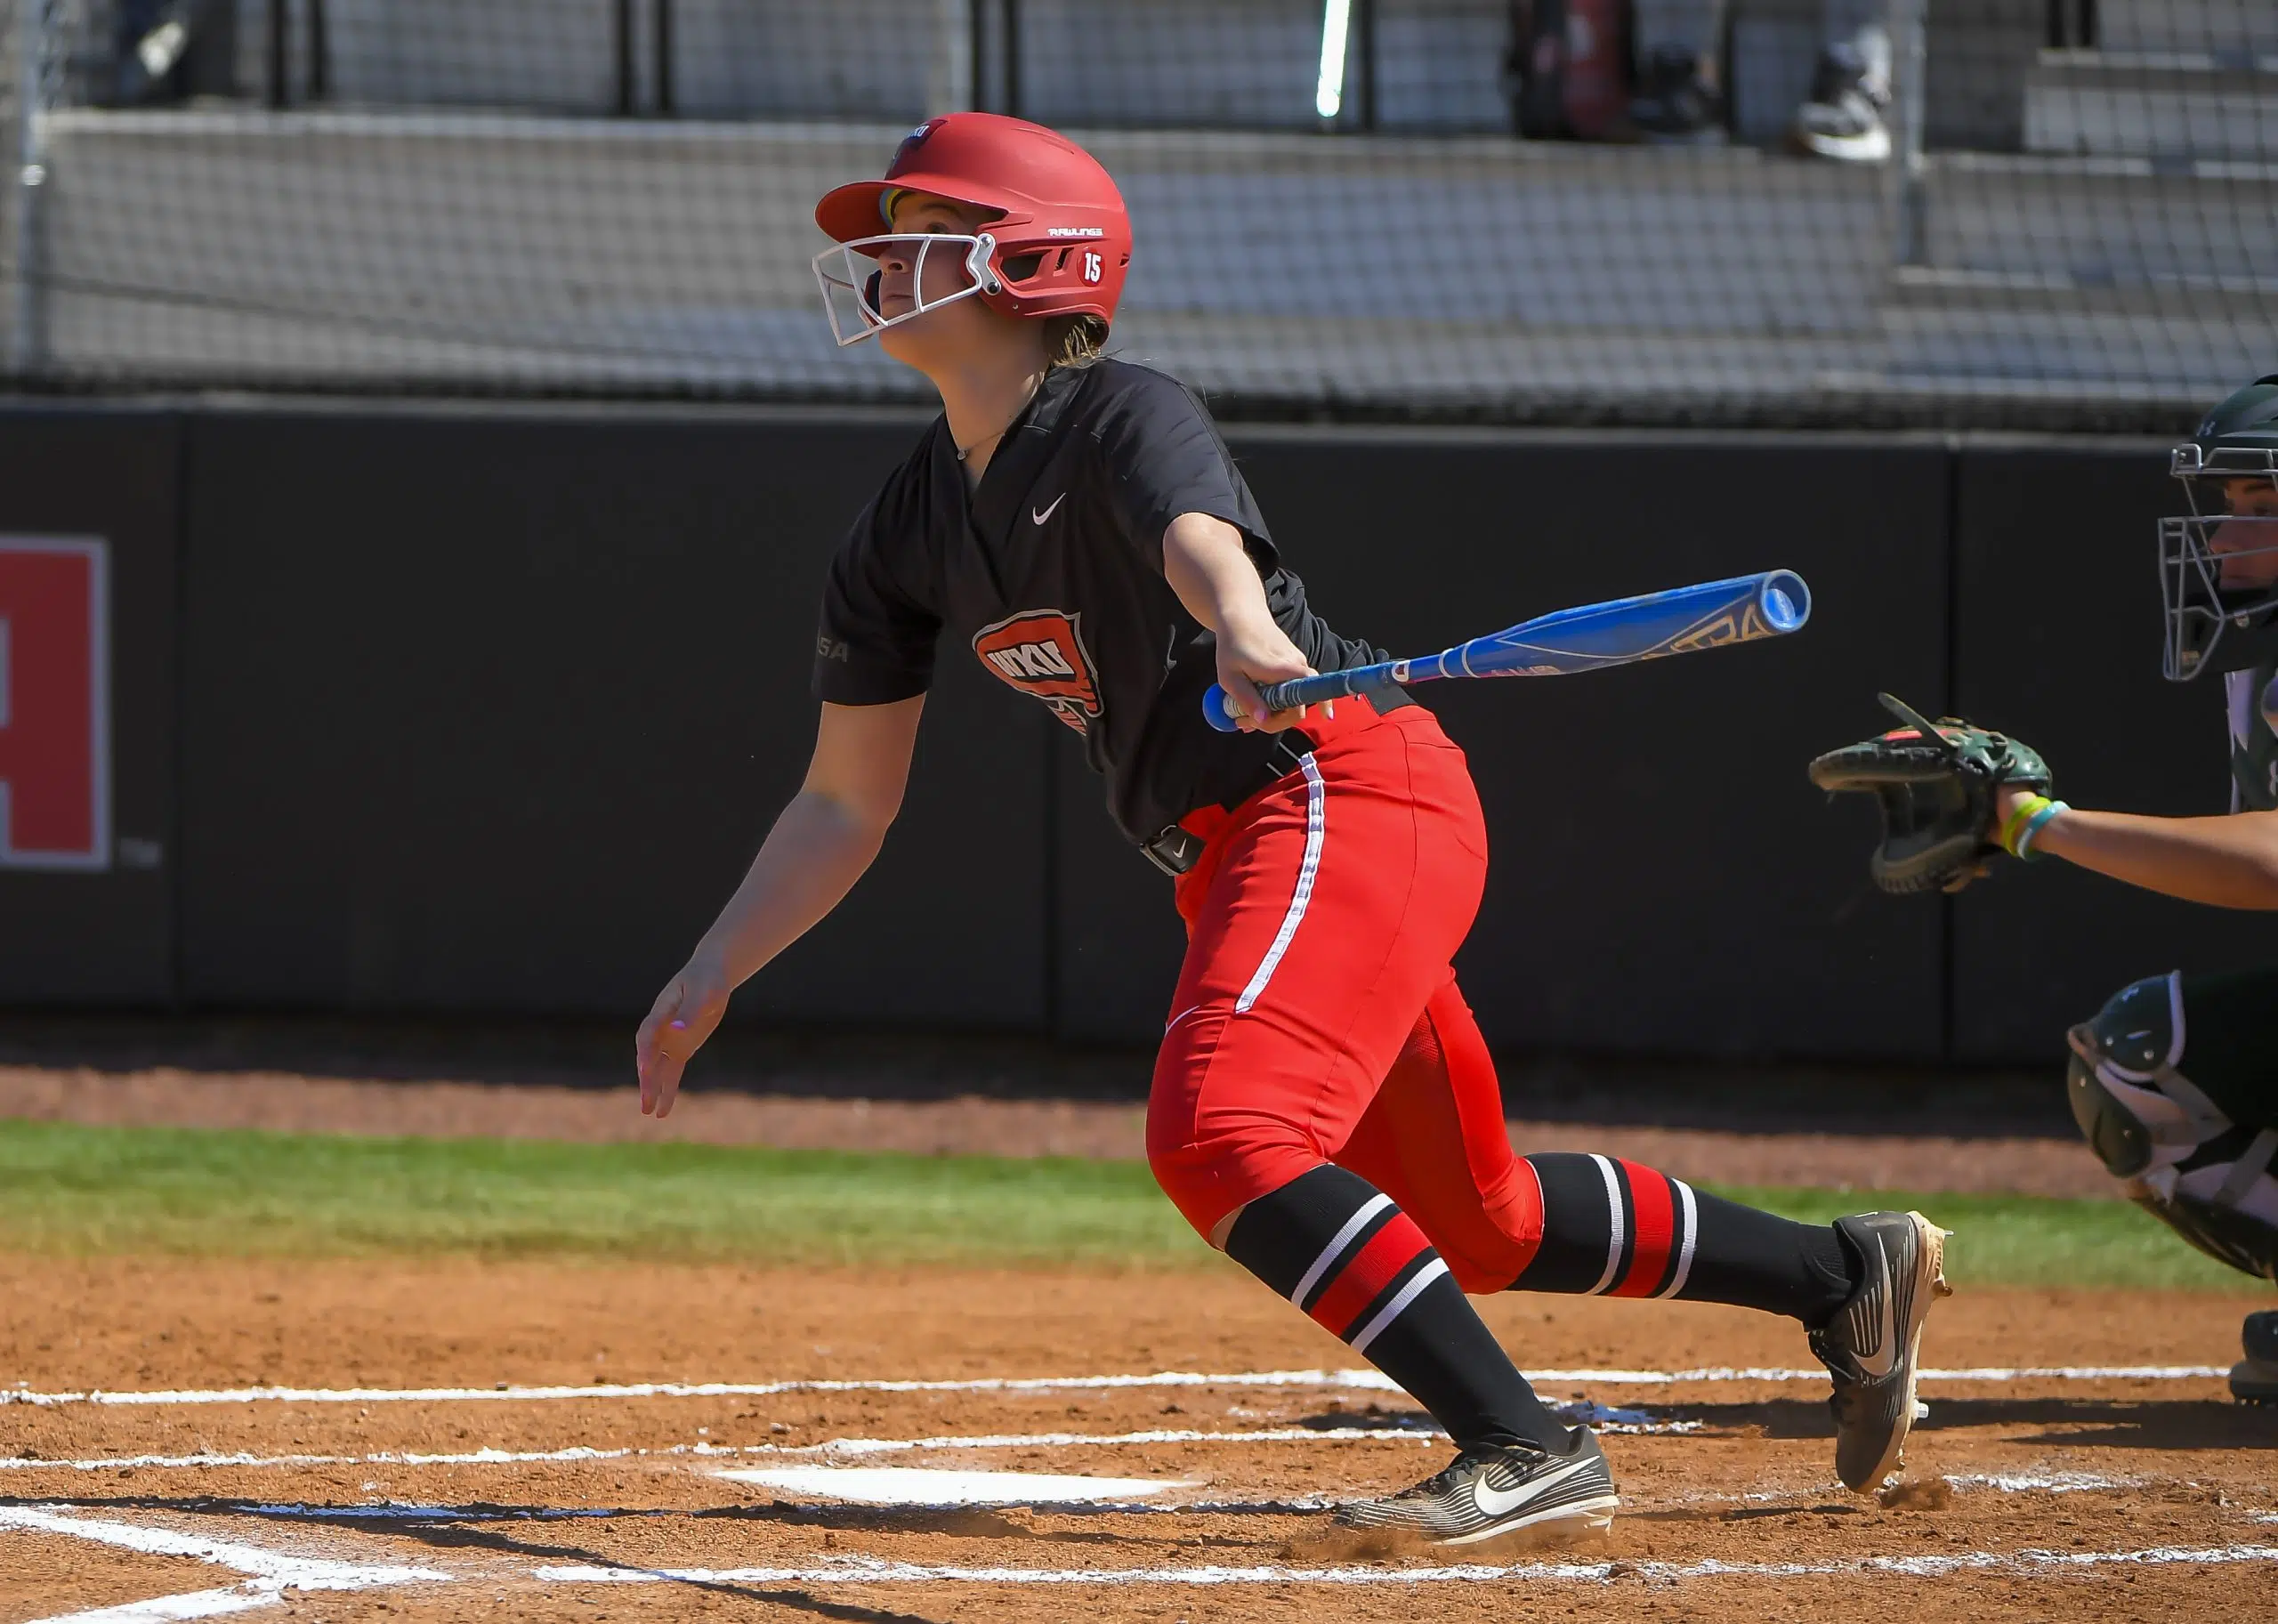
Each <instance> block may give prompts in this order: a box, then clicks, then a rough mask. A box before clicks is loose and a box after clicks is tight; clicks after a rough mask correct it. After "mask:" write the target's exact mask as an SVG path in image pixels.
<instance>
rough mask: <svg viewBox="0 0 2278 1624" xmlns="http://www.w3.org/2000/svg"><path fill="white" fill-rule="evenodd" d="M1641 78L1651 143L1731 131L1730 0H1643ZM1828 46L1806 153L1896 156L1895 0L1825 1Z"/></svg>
mask: <svg viewBox="0 0 2278 1624" xmlns="http://www.w3.org/2000/svg"><path fill="white" fill-rule="evenodd" d="M1635 3H1636V41H1637V44H1636V57H1637V62H1638V83H1637V91H1636V95H1634V96H1633V97H1632V98H1631V99H1630V103H1629V117H1630V120H1631V122H1632V123H1633V124H1635V125H1636V128H1637V133H1638V134H1639V135H1640V136H1642V137H1643V138H1644V139H1645V140H1647V141H1664V142H1677V143H1713V142H1718V141H1723V140H1724V139H1725V96H1724V91H1723V88H1722V85H1721V84H1720V82H1719V76H1718V72H1717V59H1718V56H1719V53H1720V47H1721V44H1722V41H1723V39H1724V36H1725V10H1726V8H1727V5H1728V4H1729V0H1635ZM1823 8H1824V9H1823V10H1822V20H1821V37H1822V40H1823V41H1824V42H1825V43H1824V44H1823V45H1822V49H1821V52H1820V58H1819V65H1818V68H1817V69H1816V70H1815V71H1814V74H1813V76H1812V86H1811V92H1810V94H1809V95H1807V96H1806V97H1805V101H1804V103H1803V105H1802V106H1801V107H1799V108H1797V109H1796V116H1795V119H1794V121H1793V123H1791V124H1790V125H1789V141H1790V143H1791V144H1792V145H1793V146H1794V147H1795V148H1796V149H1797V150H1798V151H1800V152H1806V153H1811V154H1814V155H1815V156H1817V157H1820V158H1836V159H1838V160H1841V161H1843V162H1846V163H1854V164H1878V163H1880V162H1882V161H1883V160H1884V159H1885V158H1888V157H1889V156H1890V145H1891V142H1890V127H1889V125H1887V124H1886V122H1885V121H1884V115H1885V113H1886V111H1887V110H1888V109H1889V107H1890V94H1891V85H1890V73H1891V39H1890V25H1889V0H1823Z"/></svg>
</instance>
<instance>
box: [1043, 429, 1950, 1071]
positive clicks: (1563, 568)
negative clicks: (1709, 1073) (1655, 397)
mask: <svg viewBox="0 0 2278 1624" xmlns="http://www.w3.org/2000/svg"><path fill="white" fill-rule="evenodd" d="M1229 440H1230V442H1231V444H1232V448H1233V449H1234V452H1235V454H1236V456H1238V457H1239V458H1240V462H1241V465H1242V469H1243V473H1244V474H1245V476H1246V477H1247V478H1248V481H1249V482H1250V484H1251V486H1252V487H1253V489H1255V490H1256V493H1257V496H1258V498H1259V501H1260V503H1261V505H1262V506H1263V507H1264V513H1265V515H1266V520H1267V522H1268V524H1269V525H1270V526H1271V527H1272V530H1273V534H1274V536H1275V538H1276V540H1277V541H1278V543H1279V544H1280V547H1281V551H1282V553H1283V556H1284V559H1285V561H1286V562H1288V563H1289V564H1290V565H1291V566H1292V567H1293V568H1295V569H1296V570H1297V571H1298V573H1299V574H1301V575H1302V576H1303V577H1304V578H1305V581H1306V584H1307V586H1308V589H1309V591H1310V594H1311V596H1312V600H1313V603H1314V605H1315V607H1316V608H1317V609H1319V610H1321V613H1322V614H1323V615H1324V616H1325V617H1326V618H1328V619H1329V622H1330V624H1331V625H1333V626H1337V628H1338V629H1339V630H1340V631H1344V632H1345V633H1347V634H1357V635H1361V636H1365V637H1367V638H1369V639H1370V640H1372V641H1374V642H1378V643H1380V644H1384V645H1386V646H1389V647H1391V648H1392V649H1393V650H1395V651H1396V652H1399V653H1418V652H1425V651H1428V650H1434V649H1438V648H1440V647H1442V646H1444V645H1446V644H1447V643H1450V642H1456V641H1459V640H1461V639H1462V638H1465V637H1468V636H1474V635H1477V634H1481V633H1483V632H1488V631H1492V630H1494V629H1496V628H1497V627H1498V626H1502V625H1506V624H1508V623H1510V622H1513V621H1516V620H1521V619H1524V618H1529V617H1531V616H1533V615H1537V614H1540V613H1543V612H1545V611H1547V610H1553V609H1557V608H1562V607H1565V606H1568V605H1571V604H1577V603H1583V602H1592V601H1595V600H1599V599H1603V598H1611V597H1620V596H1625V595H1628V594H1635V593H1640V592H1648V591H1653V590H1656V589H1660V588H1663V587H1669V586H1683V585H1686V584H1689V583H1692V582H1695V581H1702V580H1710V579H1715V578H1718V577H1721V576H1728V575H1738V574H1742V573H1747V572H1749V571H1753V570H1764V569H1770V568H1773V567H1779V566H1785V567H1789V568H1793V569H1796V570H1800V571H1801V572H1802V573H1803V574H1804V576H1805V578H1806V579H1807V580H1808V581H1809V582H1810V583H1811V585H1812V587H1813V590H1814V594H1816V603H1815V607H1814V612H1813V619H1812V623H1811V625H1810V626H1808V627H1806V628H1805V630H1804V631H1803V632H1801V633H1800V634H1797V635H1796V636H1795V637H1793V638H1792V639H1789V640H1787V641H1785V642H1776V643H1771V644H1765V645H1762V646H1755V647H1749V648H1742V649H1737V650H1717V651H1713V652H1709V653H1705V654H1700V655H1694V656H1689V657H1685V658H1680V659H1675V660H1670V661H1666V662H1657V663H1652V664H1646V665H1643V666H1640V667H1636V668H1634V669H1625V670H1619V671H1611V672H1602V673H1597V674H1594V675H1587V676H1576V677H1557V678H1543V679H1520V680H1513V681H1507V682H1497V683H1444V684H1440V685H1438V686H1436V687H1429V688H1424V689H1419V690H1418V698H1419V699H1425V700H1426V701H1427V702H1428V703H1430V704H1431V705H1432V706H1433V707H1434V709H1436V710H1437V711H1438V712H1439V713H1440V715H1441V716H1442V719H1443V720H1444V722H1445V723H1446V725H1447V728H1448V731H1449V732H1450V734H1451V735H1452V736H1453V737H1454V739H1456V741H1457V742H1458V744H1460V745H1462V746H1463V747H1464V748H1465V749H1466V751H1467V752H1468V753H1469V755H1470V757H1471V762H1472V766H1473V770H1474V775H1475V777H1476V778H1477V780H1478V782H1479V786H1480V792H1481V796H1482V799H1483V800H1484V803H1485V805H1486V810H1487V819H1488V830H1489V837H1490V842H1491V844H1492V848H1493V860H1492V868H1491V870H1490V878H1489V882H1488V891H1487V898H1486V901H1485V903H1484V905H1483V907H1482V912H1481V917H1480V920H1479V923H1478V925H1477V926H1476V927H1475V928H1474V931H1473V933H1472V936H1471V940H1470V942H1469V944H1468V945H1467V946H1466V949H1464V952H1463V954H1462V955H1461V957H1460V958H1459V960H1458V970H1459V972H1460V974H1461V975H1462V978H1463V984H1464V988H1465V990H1466V994H1467V996H1468V997H1469V998H1470V1001H1471V1003H1472V1005H1473V1006H1474V1008H1475V1009H1476V1010H1477V1011H1478V1014H1479V1017H1480V1022H1481V1025H1482V1028H1483V1029H1484V1030H1485V1031H1486V1033H1487V1036H1488V1038H1490V1040H1491V1041H1493V1042H1495V1043H1497V1044H1498V1045H1507V1046H1514V1047H1521V1048H1535V1047H1539V1048H1573V1049H1591V1050H1627V1051H1632V1052H1639V1051H1650V1052H1660V1053H1667V1054H1813V1055H1828V1056H1860V1057H1890V1058H1896V1057H1905V1058H1910V1059H1928V1058H1933V1057H1935V1055H1936V1054H1937V1053H1938V1048H1939V1044H1940V1041H1941V1031H1940V1022H1939V1019H1938V1011H1939V1009H1940V1007H1941V997H1942V974H1943V966H1942V949H1941V931H1942V926H1941V924H1940V921H1939V918H1938V916H1937V912H1936V909H1935V905H1933V906H1931V907H1929V908H1917V909H1905V908H1899V907H1896V906H1893V905H1891V904H1889V903H1888V902H1887V901H1886V899H1883V898H1881V897H1879V896H1878V895H1876V894H1874V893H1872V891H1871V889H1870V886H1869V885H1868V882H1867V878H1866V864H1865V850H1866V847H1867V845H1868V844H1870V835H1869V833H1868V823H1869V820H1868V818H1867V816H1866V815H1865V814H1864V812H1863V809H1861V808H1856V807H1848V808H1846V807H1836V808H1830V807H1829V806H1827V805H1826V804H1824V800H1823V797H1822V796H1820V795H1819V794H1818V792H1816V791H1815V790H1814V789H1813V788H1811V786H1810V783H1809V782H1808V780H1806V779H1805V772H1804V768H1805V763H1806V762H1807V761H1808V760H1809V759H1810V757H1811V756H1812V755H1814V754H1815V753H1817V752H1818V751H1820V750H1822V749H1825V748H1828V747H1831V746H1833V745H1835V744H1838V743H1841V742H1844V741H1845V740H1846V739H1852V738H1855V737H1857V736H1858V735H1860V734H1861V733H1863V732H1865V731H1870V730H1871V729H1872V728H1873V727H1874V726H1875V725H1876V724H1877V720H1878V716H1879V714H1880V713H1879V712H1878V711H1877V710H1876V709H1875V707H1874V698H1873V696H1874V693H1875V691H1876V690H1877V689H1878V688H1879V687H1885V686H1891V687H1896V688H1898V689H1899V690H1900V691H1911V692H1915V693H1919V694H1922V695H1924V696H1925V700H1924V702H1926V703H1931V704H1935V703H1938V702H1940V701H1941V700H1942V699H1943V687H1944V674H1945V666H1946V650H1945V642H1944V625H1945V613H1946V597H1947V582H1946V575H1945V557H1946V554H1945V549H1944V545H1943V537H1944V531H1945V525H1946V510H1947V500H1948V490H1947V484H1946V480H1947V471H1948V467H1949V457H1948V455H1947V452H1946V448H1945V446H1944V444H1943V441H1941V440H1936V439H1934V438H1919V439H1916V438H1899V439H1879V440H1870V439H1858V440H1847V439H1827V438H1803V437H1797V436H1785V437H1782V436H1773V435H1763V436H1747V435H1733V436H1667V435H1653V436H1645V435H1640V436H1634V437H1622V436H1615V437H1608V436H1603V435H1580V434H1576V435H1562V434H1544V433H1515V432H1493V431H1481V432H1474V433H1464V432H1449V431H1429V432H1424V431H1419V432H1403V431H1394V430H1375V431H1369V430H1345V429H1311V428H1309V429H1288V430H1268V429H1256V428H1247V429H1234V430H1232V431H1230V432H1229ZM1081 780H1084V775H1083V774H1082V773H1081V772H1076V773H1074V774H1071V775H1066V776H1063V778H1062V782H1061V791H1060V793H1061V801H1060V812H1059V818H1060V824H1059V827H1060V828H1061V829H1062V835H1061V840H1060V849H1061V853H1062V864H1061V877H1060V881H1059V886H1058V897H1059V901H1060V905H1061V907H1060V917H1059V925H1058V933H1059V937H1060V940H1061V941H1062V943H1063V951H1062V955H1061V957H1060V961H1059V962H1060V965H1061V967H1062V982H1061V991H1060V998H1059V1021H1060V1026H1061V1029H1062V1032H1063V1033H1065V1034H1070V1035H1080V1036H1086V1037H1102V1038H1118V1039H1121V1040H1125V1041H1130V1042H1145V1041H1151V1039H1152V1038H1153V1037H1154V1036H1155V1035H1156V1034H1158V1033H1159V1031H1160V1030H1161V1023H1162V1020H1163V1012H1164V1009H1165V1006H1166V1004H1167V1000H1168V998H1169V994H1170V988H1171V977H1172V975H1173V974H1175V968H1176V964H1177V952H1178V945H1179V938H1178V927H1177V924H1176V921H1175V918H1173V917H1171V915H1170V913H1169V900H1168V898H1167V896H1166V895H1165V894H1164V889H1165V887H1164V885H1163V882H1162V881H1161V880H1160V879H1159V877H1157V876H1156V875H1155V874H1154V872H1153V871H1152V870H1151V869H1149V868H1147V867H1146V865H1145V864H1144V863H1143V862H1140V861H1139V860H1137V859H1136V858H1135V857H1133V856H1131V855H1129V854H1127V853H1126V852H1117V851H1116V850H1115V849H1114V845H1113V842H1112V839H1111V836H1110V835H1109V834H1108V833H1107V831H1105V830H1104V829H1103V828H1101V827H1099V826H1100V825H1102V824H1103V819H1102V818H1101V816H1100V814H1099V813H1098V812H1096V811H1095V808H1094V807H1093V806H1091V805H1090V804H1087V802H1088V801H1089V800H1092V799H1095V798H1096V795H1097V791H1096V789H1095V788H1092V787H1091V786H1089V785H1088V783H1086V782H1084V781H1081ZM1330 812H1331V820H1332V833H1331V836H1330V837H1331V838H1334V833H1333V821H1334V807H1333V805H1332V807H1331V809H1330ZM1110 864H1113V865H1115V866H1114V868H1113V869H1112V871H1111V869H1110V867H1109V865H1110ZM1894 1011H1906V1012H1913V1013H1910V1014H1904V1015H1899V1016H1894Z"/></svg>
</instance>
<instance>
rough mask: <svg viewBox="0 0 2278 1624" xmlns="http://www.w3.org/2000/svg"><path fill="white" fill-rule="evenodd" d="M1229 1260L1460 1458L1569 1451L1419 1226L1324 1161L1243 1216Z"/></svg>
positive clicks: (1231, 1239)
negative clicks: (1393, 1389) (1324, 1333)
mask: <svg viewBox="0 0 2278 1624" xmlns="http://www.w3.org/2000/svg"><path fill="white" fill-rule="evenodd" d="M1226 1255H1227V1256H1230V1257H1232V1259H1233V1260H1234V1261H1235V1262H1236V1263H1238V1264H1241V1265H1242V1267H1243V1268H1245V1269H1248V1271H1249V1272H1250V1273H1252V1274H1255V1275H1256V1276H1257V1278H1258V1279H1260V1280H1262V1281H1264V1282H1265V1283H1266V1284H1267V1285H1269V1286H1271V1287H1272V1288H1273V1289H1274V1290H1275V1291H1276V1292H1278V1293H1279V1294H1280V1295H1281V1296H1283V1297H1288V1299H1289V1300H1290V1301H1291V1302H1293V1303H1295V1304H1297V1306H1298V1307H1300V1308H1302V1309H1304V1310H1305V1312H1306V1313H1309V1314H1311V1315H1312V1316H1313V1318H1314V1319H1315V1320H1316V1321H1319V1322H1320V1323H1321V1324H1322V1325H1323V1326H1325V1327H1327V1328H1328V1329H1329V1333H1330V1334H1331V1335H1332V1336H1336V1337H1342V1338H1343V1339H1344V1340H1345V1342H1347V1343H1349V1344H1350V1345H1352V1348H1353V1352H1354V1353H1360V1354H1361V1355H1363V1356H1364V1357H1365V1358H1367V1360H1368V1361H1369V1363H1371V1364H1373V1365H1375V1366H1376V1367H1377V1369H1379V1370H1382V1371H1383V1372H1384V1373H1385V1375H1386V1376H1389V1377H1391V1378H1393V1380H1394V1381H1396V1382H1398V1383H1399V1384H1400V1385H1401V1386H1402V1387H1405V1388H1406V1389H1407V1390H1408V1391H1409V1393H1410V1394H1411V1395H1412V1396H1413V1397H1414V1398H1415V1399H1416V1401H1417V1402H1418V1403H1419V1404H1421V1405H1423V1406H1424V1408H1425V1409H1426V1410H1430V1411H1431V1412H1432V1418H1433V1419H1434V1420H1435V1421H1437V1422H1438V1423H1439V1424H1440V1425H1441V1426H1444V1427H1446V1428H1447V1429H1448V1434H1449V1436H1450V1437H1451V1438H1453V1439H1454V1440H1455V1441H1456V1443H1457V1445H1458V1447H1460V1448H1465V1449H1468V1448H1470V1447H1471V1446H1472V1445H1474V1444H1479V1443H1511V1442H1529V1443H1535V1444H1539V1445H1542V1446H1544V1447H1546V1448H1550V1449H1560V1450H1563V1448H1565V1446H1566V1439H1567V1432H1566V1428H1565V1427H1564V1426H1563V1425H1562V1424H1561V1423H1560V1422H1559V1420H1558V1418H1556V1417H1555V1416H1554V1415H1552V1414H1551V1413H1550V1412H1549V1411H1548V1410H1546V1409H1544V1408H1543V1404H1542V1401H1541V1400H1540V1399H1539V1398H1537V1397H1536V1396H1535V1392H1534V1389H1533V1388H1532V1387H1531V1386H1528V1385H1527V1378H1525V1377H1523V1376H1522V1375H1520V1374H1519V1371H1518V1368H1517V1367H1516V1366H1515V1365H1514V1364H1512V1362H1511V1359H1510V1355H1509V1354H1507V1353H1504V1351H1503V1348H1502V1345H1501V1344H1499V1343H1498V1342H1497V1341H1496V1340H1495V1337H1494V1335H1493V1333H1491V1332H1490V1331H1489V1330H1488V1329H1487V1327H1486V1326H1485V1325H1484V1324H1482V1322H1481V1321H1480V1318H1479V1315H1478V1313H1477V1312H1476V1311H1475V1310H1474V1309H1473V1307H1472V1305H1471V1302H1470V1300H1469V1299H1468V1298H1466V1297H1465V1296H1464V1294H1463V1292H1462V1290H1461V1289H1460V1288H1458V1286H1457V1285H1456V1282H1455V1277H1454V1276H1453V1275H1451V1274H1450V1273H1448V1269H1447V1265H1446V1264H1444V1263H1442V1262H1441V1260H1440V1255H1439V1254H1438V1253H1437V1252H1435V1251H1434V1250H1433V1249H1432V1246H1431V1243H1430V1242H1429V1241H1427V1240H1425V1239H1424V1232H1423V1231H1421V1230H1419V1229H1418V1228H1417V1227H1416V1224H1415V1221H1414V1220H1413V1219H1411V1218H1410V1216H1408V1215H1407V1214H1406V1213H1404V1212H1402V1211H1401V1210H1400V1208H1397V1207H1395V1206H1393V1203H1392V1199H1391V1198H1390V1197H1389V1196H1385V1195H1383V1194H1381V1193H1379V1192H1377V1188H1376V1187H1375V1186H1374V1185H1372V1184H1369V1181H1368V1180H1366V1179H1364V1178H1361V1176H1358V1175H1357V1174H1353V1173H1348V1172H1346V1171H1345V1169H1344V1168H1339V1167H1334V1166H1330V1165H1329V1164H1327V1163H1324V1164H1322V1165H1321V1167H1318V1168H1314V1169H1313V1171H1312V1172H1310V1173H1307V1174H1305V1176H1302V1177H1300V1178H1298V1179H1297V1180H1295V1181H1294V1182H1292V1183H1290V1184H1284V1185H1283V1186H1282V1187H1281V1188H1280V1189H1279V1190H1277V1191H1275V1192H1273V1193H1272V1195H1267V1196H1261V1197H1259V1198H1258V1199H1257V1200H1255V1201H1252V1202H1251V1203H1250V1204H1249V1205H1248V1207H1245V1208H1243V1209H1242V1216H1240V1218H1237V1219H1236V1220H1235V1221H1234V1227H1233V1230H1232V1232H1231V1233H1229V1234H1228V1235H1227V1237H1226Z"/></svg>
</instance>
